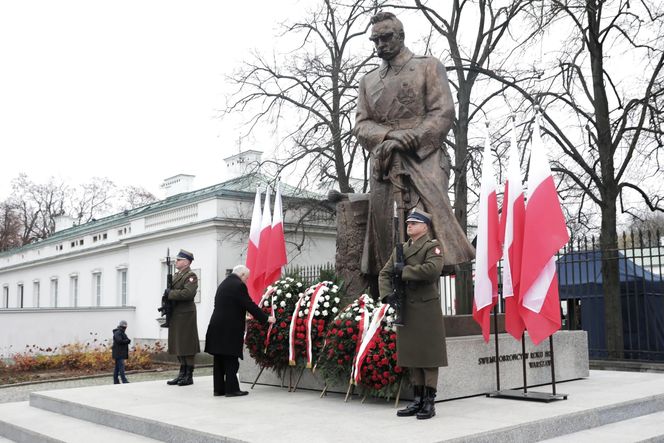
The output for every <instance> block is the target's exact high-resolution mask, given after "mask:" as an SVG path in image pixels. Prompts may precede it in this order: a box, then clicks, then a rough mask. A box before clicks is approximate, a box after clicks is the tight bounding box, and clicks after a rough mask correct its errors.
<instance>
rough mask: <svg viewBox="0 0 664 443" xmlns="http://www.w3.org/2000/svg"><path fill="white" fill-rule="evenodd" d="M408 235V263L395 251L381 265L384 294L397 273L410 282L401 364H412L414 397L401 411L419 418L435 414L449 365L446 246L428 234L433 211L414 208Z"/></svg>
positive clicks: (400, 336) (405, 249)
mask: <svg viewBox="0 0 664 443" xmlns="http://www.w3.org/2000/svg"><path fill="white" fill-rule="evenodd" d="M406 223H407V227H406V231H407V233H408V237H409V240H408V241H407V242H406V243H404V245H403V254H404V261H405V263H404V264H395V258H394V257H395V253H394V252H393V253H392V256H391V257H390V259H389V260H388V261H387V263H385V266H384V267H383V269H382V270H381V271H380V274H379V276H378V284H379V289H380V297H381V299H382V298H383V297H385V296H387V295H389V294H391V293H392V289H393V288H392V274H393V273H397V274H400V275H401V280H402V281H403V283H404V286H405V293H406V296H405V301H406V302H405V305H406V306H405V310H406V312H407V316H408V321H407V322H406V324H405V325H404V326H400V327H397V364H398V365H399V366H401V367H404V368H408V369H409V370H410V376H411V381H412V384H413V391H414V393H415V399H414V401H413V403H411V404H410V405H409V406H408V407H406V408H405V409H401V410H399V411H397V415H398V416H399V417H408V416H413V415H417V418H418V419H426V418H431V417H433V416H434V415H436V409H435V403H434V402H435V398H436V388H437V386H438V368H439V367H441V366H447V347H446V345H445V325H444V324H443V311H442V309H441V306H440V289H439V287H438V283H439V279H440V273H441V271H442V269H443V261H444V260H443V248H442V246H441V244H440V243H439V242H438V240H436V239H433V238H431V237H430V235H429V230H430V227H431V214H429V213H427V212H424V211H422V210H420V209H414V210H413V211H412V212H411V213H410V214H409V215H408V217H407V218H406Z"/></svg>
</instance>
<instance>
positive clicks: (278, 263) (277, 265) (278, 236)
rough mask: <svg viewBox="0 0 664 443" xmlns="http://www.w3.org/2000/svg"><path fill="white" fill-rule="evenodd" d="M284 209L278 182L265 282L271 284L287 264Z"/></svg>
mask: <svg viewBox="0 0 664 443" xmlns="http://www.w3.org/2000/svg"><path fill="white" fill-rule="evenodd" d="M283 218H284V217H283V211H282V209H281V189H280V188H279V185H278V184H277V193H276V195H275V197H274V210H273V212H272V232H271V233H270V249H269V253H268V254H267V255H268V257H267V269H266V271H265V279H264V284H265V285H266V286H267V285H271V284H272V283H274V282H275V281H276V280H278V279H279V277H281V270H282V267H283V266H286V263H288V259H287V258H286V238H285V237H284V222H283Z"/></svg>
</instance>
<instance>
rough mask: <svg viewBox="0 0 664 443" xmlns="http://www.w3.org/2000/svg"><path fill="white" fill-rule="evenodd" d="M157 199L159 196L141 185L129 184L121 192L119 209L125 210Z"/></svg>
mask: <svg viewBox="0 0 664 443" xmlns="http://www.w3.org/2000/svg"><path fill="white" fill-rule="evenodd" d="M156 201H157V197H155V195H154V194H153V193H151V192H150V191H148V190H147V189H145V188H143V187H141V186H127V187H125V188H123V189H122V190H121V191H120V193H119V202H118V205H119V209H120V211H125V210H129V209H134V208H138V207H141V206H145V205H148V204H150V203H154V202H156Z"/></svg>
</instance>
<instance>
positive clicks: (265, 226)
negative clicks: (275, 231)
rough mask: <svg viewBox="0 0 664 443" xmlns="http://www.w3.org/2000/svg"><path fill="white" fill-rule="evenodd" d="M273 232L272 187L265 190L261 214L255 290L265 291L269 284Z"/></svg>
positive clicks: (254, 282) (254, 280)
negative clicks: (266, 276)
mask: <svg viewBox="0 0 664 443" xmlns="http://www.w3.org/2000/svg"><path fill="white" fill-rule="evenodd" d="M271 232H272V216H271V215H270V187H269V186H268V187H267V190H266V191H265V204H264V206H263V215H262V216H261V234H260V240H259V241H258V257H256V271H252V272H251V274H249V277H250V278H251V276H252V274H253V285H254V290H256V291H257V292H259V293H261V294H262V293H263V291H265V288H266V287H267V284H265V271H266V270H267V257H268V255H269V252H270V233H271Z"/></svg>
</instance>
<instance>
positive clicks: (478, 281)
mask: <svg viewBox="0 0 664 443" xmlns="http://www.w3.org/2000/svg"><path fill="white" fill-rule="evenodd" d="M497 187H498V186H497V184H496V176H495V174H494V170H493V163H492V162H491V143H490V141H489V134H488V131H487V135H486V141H485V144H484V159H483V161H482V185H481V188H480V209H479V212H480V214H479V219H478V222H477V246H476V249H475V297H474V300H473V318H474V319H475V321H476V322H477V323H479V325H480V326H481V327H482V335H483V336H484V341H486V342H488V341H489V335H490V333H491V321H490V320H491V309H492V308H493V306H494V305H495V304H496V302H497V301H498V261H499V260H500V254H501V248H500V231H499V226H500V224H499V222H498V197H497V193H496V189H497Z"/></svg>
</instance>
